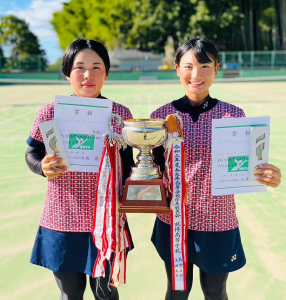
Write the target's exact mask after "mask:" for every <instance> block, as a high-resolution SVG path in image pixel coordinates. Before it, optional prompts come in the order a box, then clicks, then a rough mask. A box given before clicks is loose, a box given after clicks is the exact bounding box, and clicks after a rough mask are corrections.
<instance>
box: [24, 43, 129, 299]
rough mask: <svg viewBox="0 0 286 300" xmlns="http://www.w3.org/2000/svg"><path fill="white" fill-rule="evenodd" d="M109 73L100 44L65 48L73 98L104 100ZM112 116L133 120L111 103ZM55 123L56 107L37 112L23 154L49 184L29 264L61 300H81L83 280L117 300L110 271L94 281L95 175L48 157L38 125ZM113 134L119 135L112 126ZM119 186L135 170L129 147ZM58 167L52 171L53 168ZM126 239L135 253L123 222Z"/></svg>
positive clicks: (98, 292)
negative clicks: (50, 278)
mask: <svg viewBox="0 0 286 300" xmlns="http://www.w3.org/2000/svg"><path fill="white" fill-rule="evenodd" d="M109 68H110V61H109V56H108V53H107V50H106V48H105V47H104V46H103V45H102V44H101V43H99V42H96V41H93V40H85V39H80V40H77V41H75V42H73V43H72V44H70V45H69V47H68V48H67V50H66V52H65V54H64V57H63V64H62V71H63V73H64V75H65V76H66V78H67V80H69V81H70V84H71V87H72V89H73V91H74V95H73V96H75V97H88V98H103V99H106V98H105V97H103V96H102V95H101V89H102V87H103V84H104V82H105V81H106V80H107V78H108V72H109ZM112 113H114V114H117V115H119V116H121V118H122V119H123V120H126V119H132V115H131V113H130V111H129V109H128V108H126V107H124V106H123V105H120V104H118V103H116V102H113V103H112ZM53 118H54V102H52V103H50V104H47V105H44V106H43V107H42V108H41V109H40V110H39V111H38V113H37V115H36V118H35V121H34V124H33V127H32V130H31V133H30V137H29V138H28V140H27V143H28V145H29V147H28V149H27V152H26V162H27V164H28V166H29V168H30V169H31V170H32V171H33V172H34V173H36V174H38V175H41V176H44V177H46V178H47V179H48V189H47V195H46V200H45V207H44V211H43V214H42V218H41V220H40V226H39V229H38V233H37V236H36V240H35V244H34V248H33V251H32V256H31V263H32V264H36V265H39V266H42V267H45V268H47V269H49V270H51V271H53V273H54V276H55V280H56V282H57V284H58V287H59V288H60V290H61V299H62V300H82V299H83V294H84V291H85V288H86V275H89V276H90V280H89V281H90V286H91V289H92V292H93V294H94V298H95V299H113V300H114V299H119V296H118V292H117V289H116V288H115V287H113V286H111V287H109V279H110V272H111V271H110V266H109V264H108V263H107V264H106V270H105V277H99V280H97V279H95V278H92V273H93V268H94V266H95V260H96V259H97V256H98V249H97V248H96V247H95V243H94V241H93V237H92V233H91V232H92V230H93V222H94V220H93V212H94V205H95V191H96V187H97V178H98V173H93V172H69V171H68V170H67V168H66V167H65V166H64V162H63V160H62V159H61V157H59V156H57V155H56V154H49V155H46V149H45V145H44V143H43V138H42V135H41V132H40V129H39V123H41V122H45V121H49V120H52V119H53ZM112 125H113V130H114V131H115V132H117V133H119V134H121V129H122V128H121V127H120V126H119V125H117V124H115V122H114V123H113V124H112ZM120 155H121V158H122V162H123V163H122V165H123V182H124V180H125V179H126V178H127V177H128V175H129V173H130V170H131V166H132V165H134V162H133V154H132V148H131V147H127V149H126V150H124V151H123V150H120ZM55 167H56V168H55ZM124 230H125V234H126V237H127V240H128V247H127V251H128V249H129V250H131V249H132V248H133V243H132V239H131V235H130V232H129V229H128V224H127V222H126V223H125V227H124Z"/></svg>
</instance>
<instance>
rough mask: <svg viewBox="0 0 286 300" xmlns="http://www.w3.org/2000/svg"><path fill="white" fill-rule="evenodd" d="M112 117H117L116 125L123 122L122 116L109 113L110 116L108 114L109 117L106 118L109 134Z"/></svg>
mask: <svg viewBox="0 0 286 300" xmlns="http://www.w3.org/2000/svg"><path fill="white" fill-rule="evenodd" d="M113 118H117V125H118V126H120V125H121V124H122V123H123V120H122V118H121V117H120V116H119V115H117V114H114V113H111V116H110V118H109V119H108V124H107V125H108V131H109V133H110V134H112V133H113V130H112V126H111V120H112V119H113Z"/></svg>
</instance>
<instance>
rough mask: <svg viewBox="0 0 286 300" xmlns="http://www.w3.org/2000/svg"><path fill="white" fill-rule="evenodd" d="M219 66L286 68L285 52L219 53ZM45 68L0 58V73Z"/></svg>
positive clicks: (33, 61)
mask: <svg viewBox="0 0 286 300" xmlns="http://www.w3.org/2000/svg"><path fill="white" fill-rule="evenodd" d="M220 64H221V69H238V70H242V69H250V70H253V69H273V70H274V69H281V68H282V69H283V68H286V51H238V52H220ZM47 66H48V65H47V60H46V57H44V56H41V55H30V56H21V55H19V56H17V57H14V58H7V57H3V56H0V72H1V73H7V72H9V73H10V72H13V73H15V72H18V73H20V72H44V71H45V70H46V68H47ZM54 71H55V70H54ZM154 71H155V70H154Z"/></svg>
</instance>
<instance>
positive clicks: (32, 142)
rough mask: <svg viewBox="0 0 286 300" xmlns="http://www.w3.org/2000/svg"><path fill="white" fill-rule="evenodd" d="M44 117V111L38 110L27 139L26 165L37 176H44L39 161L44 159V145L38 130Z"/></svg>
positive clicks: (42, 109)
mask: <svg viewBox="0 0 286 300" xmlns="http://www.w3.org/2000/svg"><path fill="white" fill-rule="evenodd" d="M46 119H47V118H46V117H45V109H44V107H42V108H41V109H39V111H38V113H37V115H36V118H35V120H34V123H33V126H32V129H31V132H30V136H29V138H28V139H27V144H28V148H27V151H26V154H25V160H26V164H27V166H28V167H29V169H30V170H31V171H32V172H33V173H35V174H37V175H41V176H44V177H45V175H44V174H43V171H42V164H41V161H42V159H43V158H44V157H45V150H46V148H45V145H44V143H43V138H42V134H41V131H40V128H39V124H40V123H41V122H44V121H46Z"/></svg>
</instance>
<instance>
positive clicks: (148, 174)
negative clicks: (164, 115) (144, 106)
mask: <svg viewBox="0 0 286 300" xmlns="http://www.w3.org/2000/svg"><path fill="white" fill-rule="evenodd" d="M165 123H166V121H165V120H161V119H133V120H127V121H124V128H123V129H122V135H123V139H124V141H125V142H126V143H127V144H128V145H129V146H131V147H134V148H137V149H138V150H139V154H138V156H137V159H138V162H137V164H136V167H134V168H132V174H131V179H132V180H140V179H141V180H148V179H156V178H161V176H160V173H159V170H158V167H156V166H155V165H154V163H153V160H152V155H151V150H152V149H153V148H155V147H158V146H160V145H162V144H163V143H164V142H165V140H166V138H167V128H166V127H165Z"/></svg>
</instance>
